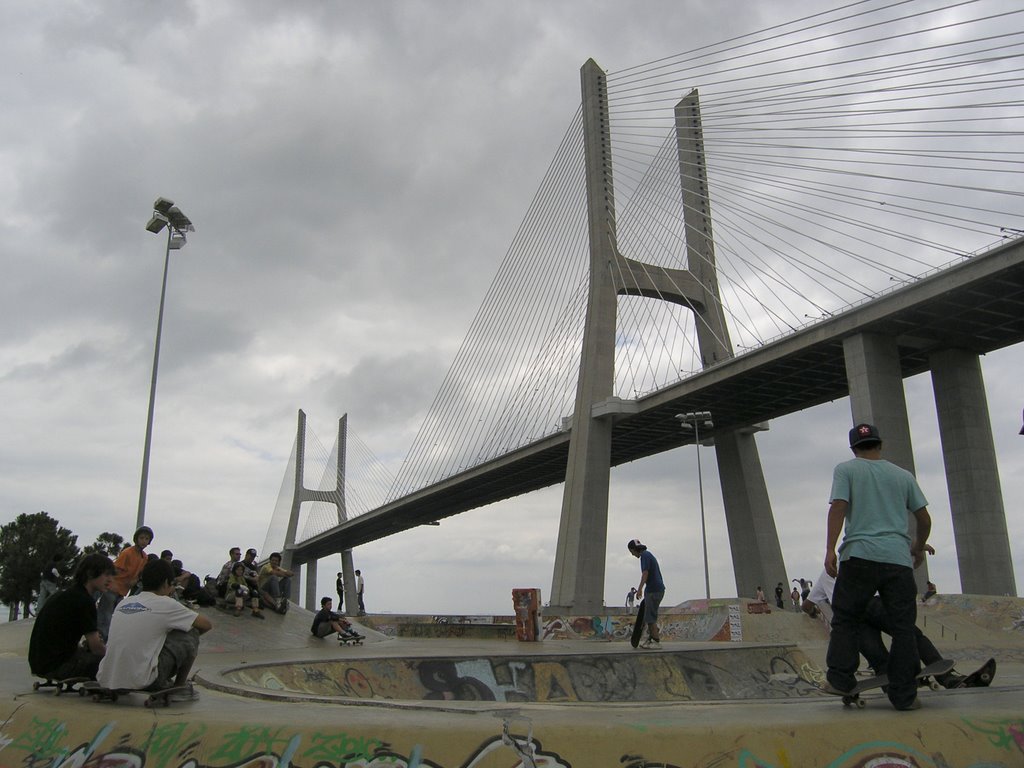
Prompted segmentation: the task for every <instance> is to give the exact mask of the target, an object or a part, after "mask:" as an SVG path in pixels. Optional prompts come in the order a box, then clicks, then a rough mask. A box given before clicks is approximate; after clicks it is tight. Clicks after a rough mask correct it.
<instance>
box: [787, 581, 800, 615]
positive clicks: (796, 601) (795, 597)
mask: <svg viewBox="0 0 1024 768" xmlns="http://www.w3.org/2000/svg"><path fill="white" fill-rule="evenodd" d="M789 600H790V602H791V603H793V610H795V611H799V610H800V590H799V589H797V588H796V587H793V591H792V592H790V593H789Z"/></svg>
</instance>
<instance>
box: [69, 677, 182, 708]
mask: <svg viewBox="0 0 1024 768" xmlns="http://www.w3.org/2000/svg"><path fill="white" fill-rule="evenodd" d="M186 691H187V692H188V693H192V692H193V689H192V683H191V682H190V683H188V684H187V685H177V686H174V687H172V688H162V689H161V690H159V691H147V690H142V689H139V688H104V687H103V686H101V685H100V684H99V683H94V684H93V685H90V686H83V687H82V688H80V689H79V693H80V694H81V695H82V696H85V695H87V694H88V695H89V696H90V697H91V698H92V700H93V701H109V702H116V701H117V700H118V699H119V698H120V697H122V696H128V695H129V694H132V693H141V694H142V695H144V696H145V697H146V700H145V701H144V702H143V704H145V705H146V706H147V707H151V708H152V707H156V706H162V707H169V706H170V705H171V694H174V693H179V692H186Z"/></svg>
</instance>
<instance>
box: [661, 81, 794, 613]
mask: <svg viewBox="0 0 1024 768" xmlns="http://www.w3.org/2000/svg"><path fill="white" fill-rule="evenodd" d="M675 121H676V143H677V148H678V154H679V181H680V186H681V191H682V198H683V223H684V225H685V231H686V261H687V266H688V267H689V271H690V272H691V273H692V274H693V276H694V277H695V278H696V282H697V285H698V286H699V293H698V294H697V296H696V297H695V300H691V301H690V302H688V303H689V306H690V308H691V309H692V310H693V311H694V313H695V314H696V316H697V342H698V345H699V347H700V354H701V361H702V363H703V365H704V366H705V367H707V366H710V365H714V364H715V363H719V362H721V361H723V360H728V359H729V358H731V357H732V356H733V350H732V341H731V340H730V338H729V328H728V326H727V325H726V322H725V312H724V309H723V306H722V300H721V296H720V295H719V288H718V268H717V266H716V261H715V241H714V234H713V232H712V219H711V198H710V196H709V192H708V177H707V159H706V157H705V154H704V129H703V126H702V123H701V114H700V94H699V93H698V92H697V90H696V89H694V90H693V91H691V92H690V93H689V94H688V95H687V96H686V97H685V98H684V99H682V101H680V102H679V103H678V104H677V105H676V108H675ZM710 410H711V417H712V419H714V418H715V416H716V414H715V410H714V407H713V406H712V407H711V409H710ZM753 432H754V430H753V429H752V428H746V429H738V430H728V431H727V430H722V431H720V432H718V431H716V432H715V457H716V458H717V460H718V475H719V481H720V484H721V487H722V502H723V504H724V506H725V520H726V525H727V526H728V529H729V547H730V549H731V551H732V567H733V575H734V577H735V579H736V590H737V592H736V594H737V595H740V596H747V597H749V596H750V595H753V594H754V593H755V592H756V591H757V587H758V586H764V587H768V586H770V585H772V584H774V583H776V581H783V582H787V583H788V581H789V579H788V576H787V574H786V563H785V562H784V560H783V559H782V546H781V545H780V544H779V535H778V531H777V529H776V527H775V518H774V517H773V516H772V507H771V501H770V499H769V498H768V487H767V485H766V484H765V481H764V470H763V469H762V467H761V457H760V454H759V453H758V450H757V443H756V442H755V440H754V434H753Z"/></svg>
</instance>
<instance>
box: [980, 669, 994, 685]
mask: <svg viewBox="0 0 1024 768" xmlns="http://www.w3.org/2000/svg"><path fill="white" fill-rule="evenodd" d="M978 680H979V681H980V682H982V683H984V684H985V685H988V684H989V683H991V682H992V675H990V674H988V672H983V673H982V674H980V675H978Z"/></svg>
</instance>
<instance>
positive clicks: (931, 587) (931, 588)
mask: <svg viewBox="0 0 1024 768" xmlns="http://www.w3.org/2000/svg"><path fill="white" fill-rule="evenodd" d="M937 594H938V589H937V588H936V587H935V582H934V581H929V582H928V589H927V590H926V591H925V593H924V594H923V595H921V602H922V603H927V602H928V601H929V600H931V599H932V598H933V597H935V595H937Z"/></svg>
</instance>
